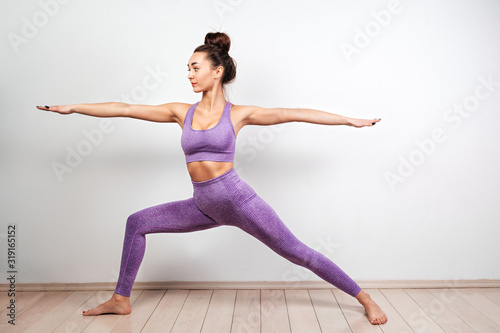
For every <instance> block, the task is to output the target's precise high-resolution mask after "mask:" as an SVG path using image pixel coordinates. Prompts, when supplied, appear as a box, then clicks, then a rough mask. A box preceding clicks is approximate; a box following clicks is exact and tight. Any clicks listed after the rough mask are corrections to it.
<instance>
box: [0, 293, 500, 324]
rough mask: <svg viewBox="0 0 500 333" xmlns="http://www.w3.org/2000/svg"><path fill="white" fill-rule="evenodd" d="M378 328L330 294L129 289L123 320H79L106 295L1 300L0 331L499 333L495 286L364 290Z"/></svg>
mask: <svg viewBox="0 0 500 333" xmlns="http://www.w3.org/2000/svg"><path fill="white" fill-rule="evenodd" d="M366 291H368V292H369V293H370V294H371V296H372V298H373V299H375V301H376V302H378V303H379V305H380V306H381V307H382V308H383V309H384V311H385V312H386V314H387V316H388V318H389V321H388V322H387V323H386V324H385V325H381V326H373V325H370V324H369V323H368V320H367V318H366V315H365V314H364V311H363V308H362V307H361V306H360V305H359V304H358V303H357V301H356V299H354V298H352V297H350V296H348V295H346V294H344V293H342V292H340V291H339V290H337V289H309V290H305V289H303V290H297V289H287V290H281V289H280V290H266V289H262V290H243V289H241V290H218V289H216V290H174V289H171V290H134V291H133V292H132V296H131V303H132V313H131V314H130V315H126V316H120V315H102V316H98V317H85V316H82V311H83V310H87V309H90V308H92V307H95V306H96V305H98V304H100V303H102V302H104V301H106V300H108V299H109V298H110V296H111V295H112V293H113V292H112V291H67V292H66V291H57V292H56V291H54V292H19V293H16V299H15V301H16V302H15V305H16V315H15V324H16V325H15V326H13V325H10V324H8V323H7V320H9V317H8V313H9V312H8V309H7V306H8V305H9V302H10V299H9V297H8V295H7V293H2V295H0V305H1V309H2V310H1V311H0V332H36V333H43V332H65V333H67V332H70V333H73V332H120V333H121V332H182V333H188V332H216V333H223V332H237V333H240V332H247V333H250V332H263V333H265V332H277V333H285V332H297V333H314V332H363V333H364V332H397V333H402V332H424V333H432V332H500V288H479V289H478V288H470V289H460V288H458V289H366Z"/></svg>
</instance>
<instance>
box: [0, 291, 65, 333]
mask: <svg viewBox="0 0 500 333" xmlns="http://www.w3.org/2000/svg"><path fill="white" fill-rule="evenodd" d="M71 294H72V292H70V291H54V292H48V293H45V295H44V296H43V297H42V298H40V299H38V301H37V302H36V303H33V304H31V306H30V307H29V308H27V309H26V310H25V311H23V312H22V313H20V314H19V315H17V314H16V325H15V326H14V327H9V326H12V325H9V326H6V327H1V328H0V332H9V333H14V332H24V331H25V330H27V329H28V328H30V327H31V326H33V325H34V324H35V323H36V322H37V321H38V320H40V318H42V317H43V316H44V315H45V314H47V313H49V312H50V311H51V310H52V309H53V308H54V307H56V306H57V305H58V304H59V303H60V302H62V301H63V300H64V299H66V298H67V297H69V296H70V295H71Z"/></svg>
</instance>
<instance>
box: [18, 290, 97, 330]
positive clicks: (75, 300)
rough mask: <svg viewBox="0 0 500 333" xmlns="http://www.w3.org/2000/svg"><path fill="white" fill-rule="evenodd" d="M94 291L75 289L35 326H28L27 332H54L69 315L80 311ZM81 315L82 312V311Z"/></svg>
mask: <svg viewBox="0 0 500 333" xmlns="http://www.w3.org/2000/svg"><path fill="white" fill-rule="evenodd" d="M93 294H94V292H92V291H74V292H72V293H71V294H70V295H69V296H68V297H66V298H65V299H64V300H63V301H62V302H60V303H59V304H57V306H55V307H54V308H53V309H52V310H51V311H50V312H48V313H46V314H45V315H44V316H43V317H42V318H40V319H39V320H38V321H37V322H36V323H35V324H34V325H33V326H31V327H30V328H28V329H27V330H26V331H25V332H27V333H39V332H52V331H53V330H55V329H56V328H57V327H58V326H59V325H60V324H61V323H62V322H64V321H65V320H66V319H67V318H68V317H70V316H71V315H72V314H74V313H75V311H78V308H79V307H80V306H81V305H82V304H83V303H85V301H87V300H88V299H89V298H90V297H91V296H92V295H93ZM79 315H80V316H81V315H82V313H81V312H80V313H79Z"/></svg>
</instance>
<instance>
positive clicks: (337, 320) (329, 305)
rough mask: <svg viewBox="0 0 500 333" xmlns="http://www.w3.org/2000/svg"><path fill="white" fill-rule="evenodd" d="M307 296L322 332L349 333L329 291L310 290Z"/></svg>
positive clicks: (345, 322)
mask: <svg viewBox="0 0 500 333" xmlns="http://www.w3.org/2000/svg"><path fill="white" fill-rule="evenodd" d="M309 296H310V297H311V301H312V304H313V307H314V311H315V312H316V317H317V318H318V323H319V326H320V327H321V330H322V331H323V332H336V333H337V332H338V333H343V332H349V333H350V332H351V328H350V327H349V324H348V323H347V320H346V319H345V317H344V314H343V313H342V310H341V309H340V306H339V304H338V303H337V299H336V298H335V296H334V295H333V293H332V290H331V289H311V290H309Z"/></svg>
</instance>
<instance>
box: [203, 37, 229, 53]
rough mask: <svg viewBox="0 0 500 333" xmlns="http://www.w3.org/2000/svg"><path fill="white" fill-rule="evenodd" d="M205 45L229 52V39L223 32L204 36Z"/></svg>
mask: <svg viewBox="0 0 500 333" xmlns="http://www.w3.org/2000/svg"><path fill="white" fill-rule="evenodd" d="M205 44H207V45H214V46H217V47H220V48H221V49H222V50H224V51H226V52H229V48H230V47H231V39H230V38H229V36H228V35H226V34H225V33H223V32H209V33H208V34H207V35H206V36H205Z"/></svg>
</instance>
